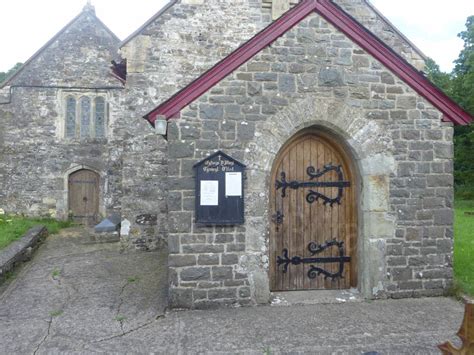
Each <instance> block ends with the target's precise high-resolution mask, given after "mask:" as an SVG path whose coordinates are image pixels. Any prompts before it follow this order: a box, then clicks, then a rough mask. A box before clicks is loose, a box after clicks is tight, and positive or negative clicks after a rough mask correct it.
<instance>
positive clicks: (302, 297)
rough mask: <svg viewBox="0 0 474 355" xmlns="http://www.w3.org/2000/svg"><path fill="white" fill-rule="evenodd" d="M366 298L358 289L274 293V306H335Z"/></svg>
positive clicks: (272, 295)
mask: <svg viewBox="0 0 474 355" xmlns="http://www.w3.org/2000/svg"><path fill="white" fill-rule="evenodd" d="M363 300H364V298H363V297H362V295H361V294H360V292H359V290H357V289H356V288H351V289H347V290H309V291H285V292H272V294H271V302H270V303H271V305H272V306H294V305H312V304H335V303H348V302H362V301H363Z"/></svg>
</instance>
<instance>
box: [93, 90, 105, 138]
mask: <svg viewBox="0 0 474 355" xmlns="http://www.w3.org/2000/svg"><path fill="white" fill-rule="evenodd" d="M94 121H95V136H96V137H97V138H102V137H104V136H105V100H104V98H103V97H97V98H96V99H95V120H94Z"/></svg>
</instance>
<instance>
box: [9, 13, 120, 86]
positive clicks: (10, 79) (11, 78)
mask: <svg viewBox="0 0 474 355" xmlns="http://www.w3.org/2000/svg"><path fill="white" fill-rule="evenodd" d="M85 14H91V15H92V16H94V18H95V20H96V21H97V22H98V23H99V24H100V25H101V26H102V27H103V28H104V29H105V30H106V31H107V32H108V33H109V34H110V35H111V36H112V37H113V38H114V39H115V40H116V41H117V43H119V42H120V39H119V38H118V37H117V36H116V35H115V33H113V32H112V31H111V30H110V29H109V28H108V27H107V26H106V25H105V24H104V23H103V22H102V21H101V20H100V19H99V18H98V17H97V16H96V14H95V10H94V7H93V6H92V5H86V6H84V8H83V10H82V11H81V12H80V13H79V14H78V15H77V16H76V17H74V18H73V19H72V20H71V21H70V22H69V23H68V24H67V25H66V26H64V27H63V28H62V29H61V30H60V31H59V32H58V33H56V34H55V35H54V37H53V38H51V39H50V40H49V41H48V42H46V44H45V45H44V46H43V47H41V48H40V49H38V50H37V51H36V53H35V54H33V55H32V56H31V57H30V58H29V59H28V60H27V61H26V62H25V63H23V65H22V66H21V67H20V68H19V69H18V70H17V71H15V72H14V73H13V74H12V75H10V77H8V78H7V79H6V80H5V81H4V82H3V83H1V84H0V89H1V88H3V87H5V86H7V85H9V84H10V82H11V81H12V80H13V79H14V78H16V77H17V76H18V75H19V74H20V73H21V72H22V71H23V69H25V68H26V67H27V66H28V64H30V63H31V62H32V61H33V60H35V59H36V58H37V57H38V56H40V55H41V53H43V52H44V51H45V50H46V49H47V48H48V47H49V46H51V45H52V44H53V43H54V42H55V41H56V40H57V39H58V38H59V37H60V36H61V35H62V34H63V33H64V32H66V31H67V30H68V29H69V28H70V27H71V26H72V25H73V24H74V23H75V22H76V21H77V20H78V19H79V18H81V17H82V16H84V15H85Z"/></svg>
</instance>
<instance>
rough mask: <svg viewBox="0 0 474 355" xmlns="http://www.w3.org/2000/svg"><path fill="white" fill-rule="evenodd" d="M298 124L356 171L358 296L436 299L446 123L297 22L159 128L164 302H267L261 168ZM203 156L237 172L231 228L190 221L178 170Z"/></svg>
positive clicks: (448, 198)
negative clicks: (241, 191) (164, 155)
mask: <svg viewBox="0 0 474 355" xmlns="http://www.w3.org/2000/svg"><path fill="white" fill-rule="evenodd" d="M306 127H320V128H321V129H324V130H328V131H331V132H333V134H335V135H337V136H339V137H340V139H341V140H343V141H345V142H346V146H347V149H348V150H349V151H350V152H351V154H352V156H353V158H354V160H355V161H356V163H357V164H356V165H357V166H358V169H359V176H360V182H359V189H360V197H359V200H360V202H359V212H360V213H359V219H360V221H359V224H360V230H359V241H358V245H359V265H358V269H359V280H360V282H359V289H360V290H361V292H362V294H363V295H364V296H365V297H369V298H373V297H387V296H391V297H405V296H421V295H437V294H440V293H442V292H443V291H444V290H445V289H446V288H447V287H448V286H449V284H450V281H451V278H452V267H451V261H450V256H451V251H452V175H451V169H452V128H451V127H450V126H449V125H447V124H442V123H441V115H440V113H439V112H438V111H436V110H435V109H434V108H433V107H432V106H431V105H430V104H428V103H427V102H426V101H425V100H423V99H422V98H421V97H419V96H418V95H417V94H416V93H414V92H413V90H411V89H410V88H409V87H407V86H406V85H405V84H404V83H403V82H401V81H400V80H399V79H398V78H397V77H395V76H394V75H393V74H392V73H391V72H390V71H389V70H388V69H386V68H385V67H384V66H383V65H382V64H380V63H379V62H377V61H376V60H374V59H373V58H372V57H370V56H369V55H368V54H367V53H366V52H365V51H364V50H362V49H361V48H359V47H357V46H356V45H355V44H353V43H352V42H351V41H350V40H348V39H347V38H346V37H345V36H344V35H343V34H341V33H340V32H338V31H337V30H336V29H335V28H333V27H332V26H331V25H329V24H328V23H326V22H325V21H324V20H322V19H321V18H320V17H319V16H317V15H311V16H309V17H308V18H307V19H306V20H304V21H303V22H301V23H300V24H299V25H297V26H296V27H295V28H294V29H293V30H291V31H289V32H288V33H287V34H285V35H284V36H283V37H282V38H280V39H278V40H277V41H276V42H275V43H274V44H272V45H271V46H270V47H269V48H267V49H265V50H264V51H262V52H261V53H260V54H258V55H256V56H255V57H254V58H253V59H252V60H251V61H249V62H248V63H247V64H245V65H243V66H242V67H240V68H239V69H238V70H236V71H235V72H234V73H232V74H231V75H229V76H228V77H227V78H226V79H225V80H223V81H222V82H221V83H219V84H218V85H216V86H215V87H214V88H212V89H211V90H210V91H209V92H207V93H206V94H204V95H203V96H202V97H201V98H199V100H197V101H196V102H195V103H193V104H191V105H189V107H188V108H186V109H185V110H183V111H182V113H181V118H180V119H173V120H171V121H170V127H169V134H168V140H169V143H168V156H169V160H170V164H169V171H168V173H169V197H168V201H169V206H168V209H169V249H170V258H169V266H170V285H171V289H170V298H171V303H172V305H173V306H175V307H196V308H207V307H213V306H216V305H220V304H243V305H245V304H249V303H264V302H268V300H269V289H268V287H269V286H268V284H269V282H268V276H267V271H268V250H267V246H268V230H269V228H268V220H269V216H268V198H269V189H270V181H269V177H270V170H271V167H272V163H273V159H274V158H275V156H276V154H277V153H278V151H279V149H280V148H281V147H282V145H283V144H284V143H285V142H286V141H287V140H288V139H289V138H290V137H291V136H293V135H294V134H295V133H297V132H299V131H300V130H302V129H304V128H306ZM217 149H221V150H223V151H224V152H226V153H227V154H229V155H231V156H233V157H234V158H236V159H238V160H242V161H243V162H244V163H245V164H246V165H247V167H248V170H247V180H246V182H245V191H246V195H245V199H246V223H245V225H244V226H240V227H212V226H210V227H203V226H199V225H197V224H195V223H194V219H193V215H194V193H195V192H194V178H193V170H192V165H193V164H194V163H196V162H197V161H199V160H200V159H202V158H203V157H205V156H206V155H208V154H210V153H212V152H214V151H215V150H217ZM171 162H173V163H171Z"/></svg>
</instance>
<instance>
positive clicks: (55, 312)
mask: <svg viewBox="0 0 474 355" xmlns="http://www.w3.org/2000/svg"><path fill="white" fill-rule="evenodd" d="M63 313H64V312H63V310H61V309H58V310H54V311H51V312H49V315H50V316H51V318H54V317H59V316H60V315H62V314H63Z"/></svg>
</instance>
